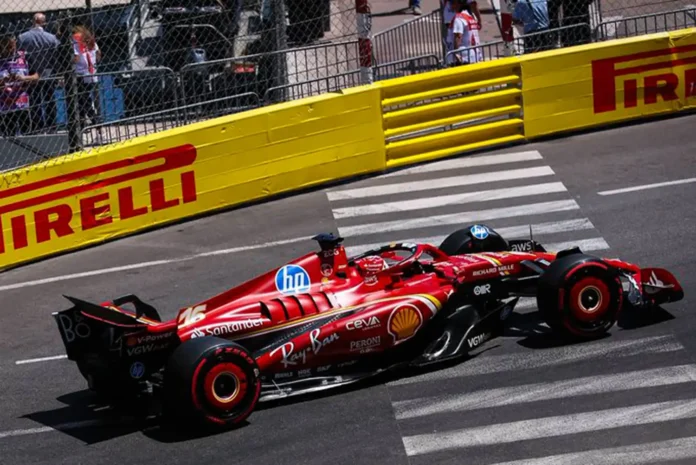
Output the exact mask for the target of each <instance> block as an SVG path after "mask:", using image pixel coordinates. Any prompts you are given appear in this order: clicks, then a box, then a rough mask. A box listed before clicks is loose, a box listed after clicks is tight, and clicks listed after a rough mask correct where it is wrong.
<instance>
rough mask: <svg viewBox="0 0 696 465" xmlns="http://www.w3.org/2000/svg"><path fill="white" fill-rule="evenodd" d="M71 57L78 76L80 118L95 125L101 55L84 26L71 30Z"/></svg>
mask: <svg viewBox="0 0 696 465" xmlns="http://www.w3.org/2000/svg"><path fill="white" fill-rule="evenodd" d="M72 41H73V42H72V43H73V55H74V58H73V59H74V63H75V74H76V75H77V76H78V80H77V92H78V101H79V107H80V117H81V118H83V121H87V120H89V122H88V123H87V125H91V124H97V123H98V120H99V113H100V111H99V110H100V100H99V77H98V76H97V75H96V74H97V64H98V63H99V62H100V61H101V58H102V54H101V51H100V50H99V45H97V42H96V40H95V39H94V35H93V34H92V33H91V32H90V30H89V29H87V28H86V27H85V26H75V28H74V29H73V37H72Z"/></svg>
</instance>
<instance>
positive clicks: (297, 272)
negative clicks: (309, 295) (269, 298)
mask: <svg viewBox="0 0 696 465" xmlns="http://www.w3.org/2000/svg"><path fill="white" fill-rule="evenodd" d="M311 284H312V283H311V281H310V280H309V273H307V271H306V270H305V269H304V268H302V267H301V266H299V265H285V266H284V267H282V268H281V269H279V270H278V272H277V273H276V276H275V285H276V288H277V289H278V290H279V291H280V292H282V293H283V294H300V293H303V292H308V291H309V287H310V286H311Z"/></svg>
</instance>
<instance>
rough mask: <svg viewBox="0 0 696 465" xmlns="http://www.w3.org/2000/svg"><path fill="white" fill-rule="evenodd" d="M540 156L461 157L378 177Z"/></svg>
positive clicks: (512, 154)
mask: <svg viewBox="0 0 696 465" xmlns="http://www.w3.org/2000/svg"><path fill="white" fill-rule="evenodd" d="M541 159H542V156H541V153H539V152H538V151H537V150H532V151H529V152H515V153H504V154H501V155H482V156H478V157H462V158H455V159H453V160H445V161H440V162H436V163H428V164H427V165H421V166H416V167H414V168H408V169H405V170H401V171H395V172H393V173H389V174H384V175H382V176H378V177H379V178H393V177H396V176H407V175H409V174H423V173H433V172H436V171H450V170H457V169H462V168H474V167H478V166H490V165H502V164H505V163H519V162H522V161H533V160H541Z"/></svg>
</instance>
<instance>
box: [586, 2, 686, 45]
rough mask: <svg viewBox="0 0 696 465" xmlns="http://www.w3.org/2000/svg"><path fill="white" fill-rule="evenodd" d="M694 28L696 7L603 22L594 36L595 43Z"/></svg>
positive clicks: (596, 29)
mask: <svg viewBox="0 0 696 465" xmlns="http://www.w3.org/2000/svg"><path fill="white" fill-rule="evenodd" d="M694 26H696V6H693V7H689V8H684V9H681V10H675V11H667V12H661V13H651V14H646V15H638V16H630V17H627V18H621V19H615V20H609V21H603V22H601V23H600V24H599V25H598V26H597V27H596V28H595V30H594V31H593V36H594V40H595V41H606V40H613V39H623V38H626V37H636V36H641V35H646V34H655V33H658V32H668V31H676V30H678V29H686V28H689V27H694Z"/></svg>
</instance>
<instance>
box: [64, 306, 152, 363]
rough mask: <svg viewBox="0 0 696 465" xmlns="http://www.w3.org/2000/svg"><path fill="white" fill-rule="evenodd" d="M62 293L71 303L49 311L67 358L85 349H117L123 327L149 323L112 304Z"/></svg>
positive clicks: (138, 327)
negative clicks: (108, 305)
mask: <svg viewBox="0 0 696 465" xmlns="http://www.w3.org/2000/svg"><path fill="white" fill-rule="evenodd" d="M64 297H65V298H66V299H68V300H69V301H70V302H72V303H73V307H72V308H69V309H67V310H63V311H60V312H54V313H53V314H52V315H53V318H54V319H55V320H56V323H57V324H58V331H59V332H60V336H61V338H62V339H63V344H64V345H65V350H66V353H67V356H68V359H70V360H76V358H77V357H78V356H79V355H80V354H85V353H88V352H91V353H94V352H101V351H104V350H107V351H110V350H120V337H121V335H122V334H123V333H124V332H125V331H137V330H139V329H142V328H144V327H146V326H149V325H150V324H152V323H150V322H148V321H143V320H144V319H143V318H142V317H140V318H139V317H138V316H137V314H136V315H133V314H131V313H128V312H125V311H122V310H120V309H118V308H116V307H105V306H102V305H98V304H94V303H91V302H87V301H85V300H80V299H77V298H75V297H70V296H64ZM114 303H116V302H114ZM138 313H139V312H138ZM153 323H154V321H153Z"/></svg>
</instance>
